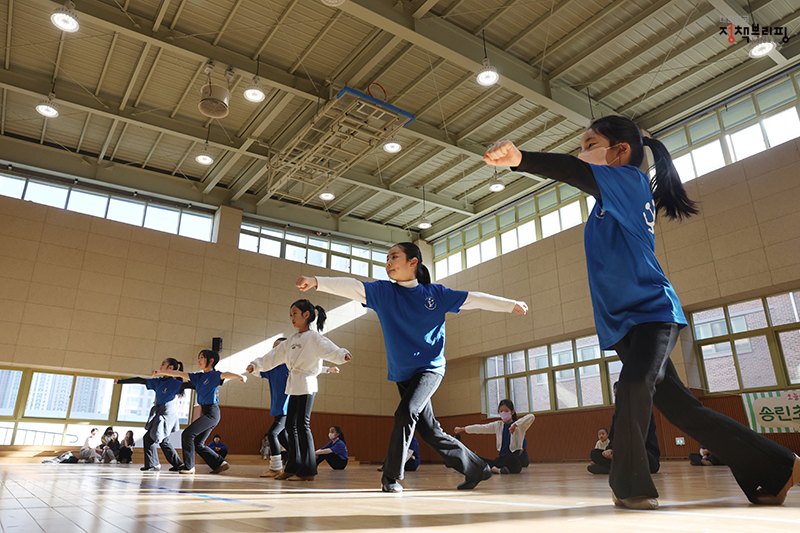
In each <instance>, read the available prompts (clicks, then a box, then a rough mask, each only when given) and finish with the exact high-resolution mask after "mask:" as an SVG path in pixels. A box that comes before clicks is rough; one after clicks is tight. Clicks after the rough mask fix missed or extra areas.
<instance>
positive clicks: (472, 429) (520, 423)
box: [464, 415, 536, 453]
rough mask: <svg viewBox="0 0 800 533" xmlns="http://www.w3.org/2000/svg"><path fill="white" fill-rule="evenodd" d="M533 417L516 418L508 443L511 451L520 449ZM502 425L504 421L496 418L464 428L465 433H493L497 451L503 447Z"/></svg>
mask: <svg viewBox="0 0 800 533" xmlns="http://www.w3.org/2000/svg"><path fill="white" fill-rule="evenodd" d="M535 419H536V417H535V416H534V415H525V416H523V417H522V418H519V419H517V421H516V425H517V429H516V430H514V433H513V434H512V435H511V442H510V443H509V445H508V449H509V450H510V451H511V453H514V452H516V451H518V450H521V449H522V442H523V441H524V440H525V432H526V431H528V428H529V427H531V424H533V421H534V420H535ZM504 425H505V423H504V422H503V421H502V420H496V421H494V422H489V423H488V424H473V425H471V426H467V427H465V428H464V430H465V431H466V432H467V433H494V434H495V435H496V436H497V451H498V452H499V451H500V450H501V448H502V447H503V426H504Z"/></svg>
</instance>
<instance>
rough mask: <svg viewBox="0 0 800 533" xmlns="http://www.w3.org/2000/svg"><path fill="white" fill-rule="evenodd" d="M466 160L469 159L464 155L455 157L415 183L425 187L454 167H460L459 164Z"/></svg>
mask: <svg viewBox="0 0 800 533" xmlns="http://www.w3.org/2000/svg"><path fill="white" fill-rule="evenodd" d="M464 161H467V159H464V157H463V156H462V157H459V158H458V159H454V160H452V161H450V162H449V163H447V164H446V165H443V166H441V167H439V168H437V169H436V170H435V171H434V172H431V173H430V174H428V175H427V176H425V177H424V178H422V180H420V181H418V182H417V183H415V184H414V186H415V187H419V188H421V187H425V186H426V185H428V184H429V183H431V182H433V181H435V180H437V179H439V178H440V177H441V176H442V175H444V174H446V173H448V172H450V171H451V170H453V169H454V168H456V167H458V166H459V165H461V164H462V163H464ZM426 163H427V161H426Z"/></svg>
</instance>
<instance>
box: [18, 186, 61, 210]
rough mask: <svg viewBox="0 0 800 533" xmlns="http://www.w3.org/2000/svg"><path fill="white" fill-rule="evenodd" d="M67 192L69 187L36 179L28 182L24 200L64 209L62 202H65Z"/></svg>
mask: <svg viewBox="0 0 800 533" xmlns="http://www.w3.org/2000/svg"><path fill="white" fill-rule="evenodd" d="M68 194H69V189H68V188H66V187H59V186H56V185H50V184H48V183H39V182H36V181H31V182H29V183H28V187H27V188H26V189H25V199H26V200H28V201H31V202H36V203H37V204H44V205H49V206H50V207H58V208H61V209H64V204H66V203H67V195H68Z"/></svg>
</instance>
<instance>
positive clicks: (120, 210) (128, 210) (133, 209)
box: [108, 198, 144, 226]
mask: <svg viewBox="0 0 800 533" xmlns="http://www.w3.org/2000/svg"><path fill="white" fill-rule="evenodd" d="M108 218H109V219H110V220H116V221H117V222H124V223H126V224H132V225H134V226H141V225H142V222H143V221H144V204H143V203H141V202H131V201H129V200H120V199H118V198H112V199H111V201H109V202H108Z"/></svg>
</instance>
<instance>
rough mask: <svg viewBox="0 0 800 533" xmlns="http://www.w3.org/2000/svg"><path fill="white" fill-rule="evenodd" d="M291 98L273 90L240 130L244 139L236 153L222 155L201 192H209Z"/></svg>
mask: <svg viewBox="0 0 800 533" xmlns="http://www.w3.org/2000/svg"><path fill="white" fill-rule="evenodd" d="M291 99H292V95H291V94H288V93H284V92H280V91H275V92H274V94H273V96H272V98H271V99H270V100H269V103H268V104H267V105H265V106H264V107H263V108H262V109H261V112H260V113H259V115H258V118H257V119H255V120H253V122H252V123H251V125H250V126H249V127H248V128H246V129H245V130H244V131H243V132H242V135H241V137H244V140H243V141H242V142H241V144H239V146H238V148H239V151H237V152H236V153H231V152H228V154H226V157H223V159H227V160H225V161H222V160H221V161H220V162H219V163H218V164H217V166H216V167H215V168H214V170H213V171H211V172H210V173H209V174H208V176H207V177H206V179H205V180H203V185H204V187H203V192H204V193H205V194H208V193H210V192H211V190H212V189H213V188H214V187H215V186H216V185H217V183H219V181H220V180H221V179H222V178H223V177H225V175H226V174H227V173H228V171H230V169H231V168H233V166H234V165H235V164H236V162H237V161H238V160H239V159H240V158H241V157H242V156H243V155H244V151H247V150H248V149H249V148H250V146H251V145H252V144H253V143H255V142H256V141H257V140H258V137H259V136H260V135H261V134H262V133H264V130H265V129H267V127H268V126H269V125H270V124H271V123H272V121H273V120H275V119H276V118H277V117H278V115H280V113H281V112H282V111H283V110H284V108H286V106H287V105H288V104H289V102H290V101H291ZM262 175H263V173H262Z"/></svg>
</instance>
